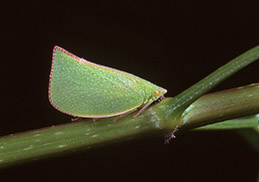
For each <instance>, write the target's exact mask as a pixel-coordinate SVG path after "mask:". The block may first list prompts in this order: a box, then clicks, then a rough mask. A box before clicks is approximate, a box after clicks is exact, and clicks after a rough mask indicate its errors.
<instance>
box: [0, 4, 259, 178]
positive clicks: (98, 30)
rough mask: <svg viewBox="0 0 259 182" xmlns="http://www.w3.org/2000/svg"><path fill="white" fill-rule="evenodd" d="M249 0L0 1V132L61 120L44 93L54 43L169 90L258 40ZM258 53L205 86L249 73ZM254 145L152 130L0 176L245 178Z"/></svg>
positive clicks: (252, 78)
mask: <svg viewBox="0 0 259 182" xmlns="http://www.w3.org/2000/svg"><path fill="white" fill-rule="evenodd" d="M258 9H259V1H257V0H254V1H253V0H252V1H249V0H248V1H244V0H229V1H221V0H218V1H206V0H197V1H168V2H166V1H136V2H134V1H93V0H92V1H82V2H76V1H71V2H70V3H66V2H64V1H62V2H58V1H50V2H48V1H32V2H30V1H17V2H13V1H12V2H11V3H10V4H1V6H0V23H1V24H0V43H1V44H0V46H1V48H0V53H1V56H0V61H1V72H0V73H1V98H2V99H1V104H2V109H1V116H2V117H1V125H0V136H3V135H6V134H11V133H15V132H21V131H26V130H30V129H36V128H41V127H46V126H51V125H57V124H62V123H66V122H70V117H69V116H66V115H64V114H62V113H60V112H58V111H56V110H55V109H54V108H53V107H52V106H51V105H50V104H49V102H48V94H47V90H48V76H49V72H50V65H51V54H52V48H53V46H54V45H59V46H61V47H63V48H65V49H67V50H69V51H71V52H73V53H74V54H76V55H78V56H80V57H84V58H85V59H88V60H90V61H93V62H96V63H99V64H102V65H106V66H110V67H113V68H117V69H120V70H124V71H127V72H130V73H133V74H135V75H138V76H140V77H142V78H144V79H147V80H149V81H151V82H153V83H156V84H157V85H159V86H162V87H164V88H167V90H168V93H167V94H166V96H175V95H176V94H178V93H180V92H181V91H183V90H184V89H186V88H188V87H189V86H190V85H192V84H194V83H195V82H197V81H199V80H200V79H202V78H203V77H205V76H206V75H208V74H209V73H211V72H212V71H214V70H215V69H216V68H218V67H219V66H221V65H223V64H225V63H227V62H228V61H229V60H230V59H232V58H234V57H235V56H237V55H239V54H241V53H242V52H244V51H246V50H248V49H250V48H252V47H254V46H256V45H258V44H259V11H258ZM258 70H259V63H258V62H257V63H254V64H252V65H250V66H249V67H247V68H245V69H244V70H242V71H240V72H239V73H237V74H236V75H235V76H233V77H231V78H230V79H228V80H226V81H225V82H224V83H222V84H221V85H220V86H218V87H217V88H216V89H214V90H213V91H217V90H222V89H227V88H232V87H237V86H242V85H246V84H250V83H254V82H258ZM258 163H259V160H258V154H257V153H256V152H254V151H253V150H252V148H251V147H250V146H249V145H248V144H246V143H245V141H244V140H243V139H242V138H241V137H239V136H238V135H235V134H234V133H232V132H202V133H189V134H188V133H186V134H183V135H180V136H178V137H177V139H176V140H174V141H173V142H171V143H170V144H169V145H164V144H163V138H159V137H154V138H146V139H142V140H138V141H131V142H126V143H122V144H116V145H111V146H107V147H103V148H98V149H95V150H92V151H86V152H81V153H77V154H71V155H66V156H63V157H57V158H51V159H46V160H42V161H38V162H34V163H29V164H25V165H22V166H16V167H12V168H9V169H5V170H2V171H0V180H1V181H18V180H19V181H22V180H26V181H35V180H36V181H47V180H48V181H51V180H53V181H54V180H55V181H78V180H84V181H90V180H91V181H92V180H94V181H98V180H105V181H106V180H108V181H110V180H124V181H133V180H134V181H142V180H147V181H162V180H170V181H179V180H181V181H187V180H188V181H190V180H192V181H195V180H199V181H207V180H210V181H255V178H256V175H257V170H258Z"/></svg>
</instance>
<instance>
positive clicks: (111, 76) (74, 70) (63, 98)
mask: <svg viewBox="0 0 259 182" xmlns="http://www.w3.org/2000/svg"><path fill="white" fill-rule="evenodd" d="M138 82H139V80H138V77H136V76H134V75H131V74H127V73H125V72H122V71H119V70H116V69H112V68H109V67H105V66H101V65H98V64H95V63H92V62H90V61H86V60H84V59H82V58H79V57H77V56H75V55H73V54H71V53H70V52H68V51H66V50H64V49H63V48H61V47H58V46H55V47H54V49H53V57H52V67H51V73H50V82H49V100H50V102H51V104H52V105H53V106H54V107H55V108H56V109H57V110H59V111H61V112H64V113H66V114H69V115H73V116H78V117H87V118H102V117H110V116H116V115H120V114H123V113H126V112H129V111H131V110H133V109H135V108H137V107H139V106H141V105H142V104H143V102H144V99H145V93H144V91H143V90H142V89H141V87H140V85H139V84H138Z"/></svg>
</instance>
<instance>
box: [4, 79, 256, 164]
mask: <svg viewBox="0 0 259 182" xmlns="http://www.w3.org/2000/svg"><path fill="white" fill-rule="evenodd" d="M258 92H259V84H253V85H249V86H246V87H242V88H237V89H231V90H227V91H224V92H217V93H214V94H209V95H205V96H203V97H201V98H200V99H199V100H197V101H196V102H194V103H193V104H192V107H193V109H190V111H188V113H187V114H186V116H185V117H184V118H185V119H187V122H185V123H184V122H181V123H182V124H183V125H186V126H187V128H191V127H195V126H196V124H197V123H199V122H201V123H202V124H203V125H206V124H209V123H211V121H213V120H216V121H220V120H219V119H218V116H217V114H215V113H218V114H219V113H220V114H222V113H224V117H221V120H225V119H231V118H234V117H236V116H241V115H246V114H255V113H258V112H259V102H258V100H259V94H258ZM248 93H253V94H252V95H251V96H249V97H243V96H244V95H246V94H248ZM229 95H232V97H228V96H229ZM217 98H219V100H218V99H217ZM233 98H238V99H234V100H233ZM171 100H172V99H171V98H165V99H164V100H163V101H162V102H160V103H159V104H156V105H154V106H152V107H150V108H149V109H148V110H146V111H145V112H144V113H143V114H141V115H140V116H138V117H137V118H136V119H134V118H133V115H134V113H132V114H131V115H129V116H127V117H125V118H122V119H120V120H118V121H117V122H116V123H114V122H113V119H114V118H106V119H100V120H98V121H96V122H93V121H92V120H91V119H88V120H83V119H82V120H80V121H78V122H71V123H69V124H64V125H59V126H52V127H48V128H43V129H39V130H34V131H28V132H24V133H18V134H14V135H9V136H4V137H1V138H0V167H4V166H9V165H14V164H18V163H22V162H28V161H31V160H37V159H40V158H43V157H49V156H53V155H60V154H64V153H67V152H72V151H76V150H82V149H83V150H86V149H89V148H92V147H96V146H100V145H103V144H109V143H113V142H117V141H123V140H130V139H133V138H137V137H140V136H143V135H151V134H152V135H154V134H156V133H157V134H164V133H166V132H168V131H169V130H170V129H171V128H168V127H167V126H168V125H166V124H165V121H166V120H165V119H166V118H165V114H164V113H165V112H166V108H167V106H168V103H170V102H171ZM212 100H215V101H216V102H218V104H216V105H215V102H213V101H212ZM221 101H222V105H221V104H220V102H221ZM247 103H249V104H251V105H252V106H253V107H246V108H245V109H244V113H243V114H240V112H241V113H242V112H243V111H242V110H240V107H241V106H242V105H244V104H247ZM230 104H231V107H230V108H229V110H228V111H224V110H222V108H226V107H229V105H230ZM220 105H221V106H220ZM205 108H207V109H205ZM209 113H211V116H209V115H210V114H209ZM201 115H205V116H207V117H200V116H201ZM190 116H192V117H190ZM191 118H195V119H191ZM192 122H194V123H195V124H194V125H193V124H192ZM180 127H182V126H180ZM182 128H183V129H184V128H185V127H182ZM183 129H182V131H183ZM180 131H181V130H180Z"/></svg>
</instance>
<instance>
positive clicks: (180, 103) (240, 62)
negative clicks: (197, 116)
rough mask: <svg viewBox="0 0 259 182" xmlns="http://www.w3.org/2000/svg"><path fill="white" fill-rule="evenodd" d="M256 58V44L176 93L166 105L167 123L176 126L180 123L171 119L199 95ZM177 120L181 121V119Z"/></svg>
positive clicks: (258, 51)
mask: <svg viewBox="0 0 259 182" xmlns="http://www.w3.org/2000/svg"><path fill="white" fill-rule="evenodd" d="M258 58H259V46H256V47H254V48H252V49H250V50H249V51H247V52H245V53H243V54H241V55H240V56H238V57H236V58H235V59H233V60H231V61H230V62H228V63H227V64H225V65H223V66H221V67H220V68H218V69H217V70H216V71H214V72H213V73H211V74H209V75H208V76H206V77H205V78H204V79H202V80H200V81H199V82H197V83H196V84H194V85H193V86H191V87H190V88H188V89H186V90H184V91H183V92H181V93H180V94H178V95H177V96H176V97H175V99H174V100H172V101H171V102H170V104H169V105H168V106H169V107H168V111H169V112H167V117H168V118H170V120H169V123H168V124H169V125H171V124H173V125H175V124H177V125H178V126H179V125H181V124H180V123H175V122H174V123H172V122H171V120H178V119H179V117H181V114H182V113H183V112H184V110H185V109H186V108H187V107H189V106H190V104H191V103H193V102H194V101H195V100H196V99H198V98H199V97H200V96H201V95H203V94H205V93H207V92H208V91H210V90H211V89H212V88H213V87H215V86H216V85H218V84H219V83H220V82H222V81H224V80H225V79H227V78H228V77H230V76H231V75H233V74H234V73H236V72H238V71H239V70H241V69H242V68H244V67H246V66H247V65H249V64H251V63H252V62H254V61H256V60H257V59H258ZM178 121H179V122H181V121H182V120H178Z"/></svg>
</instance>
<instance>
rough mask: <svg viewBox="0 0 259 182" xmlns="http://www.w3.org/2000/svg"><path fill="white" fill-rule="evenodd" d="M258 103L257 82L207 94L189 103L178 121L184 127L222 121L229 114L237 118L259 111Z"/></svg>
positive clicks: (258, 86)
mask: <svg viewBox="0 0 259 182" xmlns="http://www.w3.org/2000/svg"><path fill="white" fill-rule="evenodd" d="M251 98H252V99H251ZM258 103H259V84H251V85H248V86H245V87H239V88H235V89H230V90H226V91H221V92H217V93H214V94H208V95H204V96H202V97H201V98H200V99H198V100H197V101H195V102H194V103H193V104H191V105H190V106H189V107H188V109H187V110H186V114H183V117H182V118H181V121H180V122H181V123H182V125H183V126H184V127H185V128H187V127H190V128H194V127H199V126H204V125H207V124H211V123H215V122H217V121H224V120H226V119H229V117H228V116H230V115H231V116H233V118H239V117H242V116H247V115H250V114H255V113H259V108H258ZM188 110H190V111H191V112H190V111H188Z"/></svg>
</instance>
